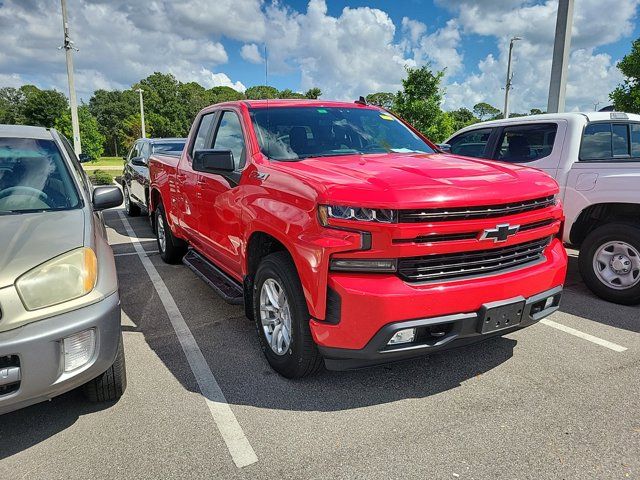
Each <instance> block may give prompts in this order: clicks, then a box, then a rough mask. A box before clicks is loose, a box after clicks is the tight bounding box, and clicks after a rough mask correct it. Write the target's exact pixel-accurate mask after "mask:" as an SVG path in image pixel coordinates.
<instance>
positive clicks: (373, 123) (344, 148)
mask: <svg viewBox="0 0 640 480" xmlns="http://www.w3.org/2000/svg"><path fill="white" fill-rule="evenodd" d="M250 114H251V118H252V120H253V125H254V127H255V130H256V135H257V136H258V142H259V143H260V148H261V150H262V153H264V154H265V155H266V156H267V157H269V158H271V159H274V160H299V159H304V158H309V157H327V156H334V155H358V154H363V153H387V152H396V153H415V152H418V153H434V150H433V149H432V148H431V147H430V146H429V145H428V144H427V143H425V142H424V141H423V140H422V139H420V137H419V136H418V135H416V134H415V133H413V132H412V131H411V130H410V129H409V128H407V127H406V126H405V125H404V124H403V123H402V122H400V121H399V120H398V119H396V118H395V117H394V116H392V115H390V114H388V113H387V112H384V111H382V110H377V109H372V108H337V107H275V108H254V109H251V110H250Z"/></svg>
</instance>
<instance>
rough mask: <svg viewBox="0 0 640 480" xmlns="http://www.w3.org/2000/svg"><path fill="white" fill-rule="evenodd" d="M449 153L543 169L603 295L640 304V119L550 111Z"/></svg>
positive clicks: (497, 128)
mask: <svg viewBox="0 0 640 480" xmlns="http://www.w3.org/2000/svg"><path fill="white" fill-rule="evenodd" d="M446 143H447V144H448V147H445V148H447V149H448V150H449V151H450V152H451V153H454V154H457V155H467V156H472V157H479V158H487V159H495V160H500V161H503V162H508V163H512V164H520V165H526V166H529V167H534V168H537V169H539V170H542V171H544V172H546V173H548V174H549V175H551V176H552V177H554V178H555V179H556V180H557V181H558V183H559V184H560V192H561V193H560V195H561V199H562V201H563V203H564V207H565V215H566V222H565V225H564V233H563V239H564V242H565V243H566V244H568V245H571V246H573V247H575V248H578V249H579V250H580V253H579V257H578V263H579V267H580V272H581V274H582V278H583V279H584V282H585V284H586V285H587V286H588V287H589V288H590V289H591V290H592V291H593V292H594V293H595V294H596V295H598V296H599V297H601V298H603V299H605V300H608V301H610V302H615V303H622V304H629V305H632V304H638V303H640V187H639V185H640V115H633V114H626V113H622V112H589V113H561V114H544V115H534V116H530V117H518V118H509V119H507V120H496V121H492V122H483V123H477V124H474V125H471V126H469V127H467V128H464V129H462V130H460V131H459V132H457V133H456V134H455V135H453V136H452V137H451V138H450V139H449V140H448V141H447V142H446Z"/></svg>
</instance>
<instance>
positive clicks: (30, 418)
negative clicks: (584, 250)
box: [0, 210, 640, 480]
mask: <svg viewBox="0 0 640 480" xmlns="http://www.w3.org/2000/svg"><path fill="white" fill-rule="evenodd" d="M122 218H123V216H122V212H118V211H116V210H111V211H108V212H106V213H105V219H106V222H107V224H108V230H109V237H110V241H111V243H112V245H113V249H114V253H115V254H116V255H117V257H116V262H117V266H118V269H119V278H120V294H121V300H122V311H123V331H124V340H125V348H126V361H127V372H128V389H127V391H126V392H125V395H124V396H123V398H122V399H121V400H120V401H119V402H117V403H116V404H107V405H92V404H89V403H86V402H85V401H84V399H83V397H82V395H81V394H80V393H78V392H71V393H68V394H65V395H63V396H61V397H58V398H55V399H54V400H52V401H50V402H47V403H42V404H39V405H34V406H32V407H29V408H26V409H23V410H20V411H17V412H13V413H10V414H7V415H4V416H2V417H0V472H1V473H0V478H6V479H12V480H14V479H19V478H28V479H40V478H42V479H57V478H64V479H72V478H96V479H99V478H163V479H164V478H208V479H211V478H221V479H227V478H250V479H253V478H305V479H306V478H332V479H341V478H345V479H359V478H362V479H365V478H366V479H371V478H421V479H448V478H460V479H509V480H513V479H547V478H549V479H609V478H611V479H618V478H640V374H639V372H640V308H638V307H625V306H619V305H614V304H610V303H606V302H604V301H601V300H599V299H597V298H595V297H594V296H593V295H592V294H591V293H590V292H589V291H588V290H587V289H586V287H585V286H584V285H583V284H582V283H581V281H580V278H579V276H578V273H577V266H576V261H575V258H574V257H572V260H571V271H570V274H569V277H568V279H567V283H566V290H565V295H564V299H563V303H562V305H561V311H559V312H557V313H555V314H554V315H552V316H551V317H550V318H549V321H548V322H545V323H544V324H537V325H534V326H532V327H530V328H527V329H524V330H521V331H518V332H516V333H514V334H510V335H508V336H506V337H503V338H498V339H493V340H488V341H486V342H484V343H481V344H477V345H474V346H471V347H467V348H464V349H459V350H455V351H450V352H445V353H441V354H436V355H433V356H431V357H426V358H424V359H420V360H417V361H411V362H405V363H400V364H393V365H388V366H383V367H377V368H372V369H366V370H360V371H352V372H337V373H336V372H323V373H321V374H320V375H318V376H316V377H312V378H308V379H304V380H301V381H290V380H286V379H283V378H281V377H279V376H278V375H277V374H275V373H274V372H273V371H272V370H271V369H270V367H269V366H268V364H267V362H266V361H265V360H264V358H263V356H262V354H261V352H260V350H259V348H258V342H257V337H256V334H255V330H254V326H253V325H252V324H251V323H250V322H249V321H248V320H247V319H246V318H245V317H244V314H243V310H242V308H241V307H237V306H231V305H227V304H226V303H224V302H223V301H222V300H220V299H219V298H218V297H216V295H215V293H214V292H213V291H212V290H211V289H210V288H209V287H208V286H207V285H206V284H205V283H203V282H202V281H201V280H200V279H199V278H197V277H196V275H195V274H193V273H192V272H191V271H190V270H188V269H187V268H186V267H184V266H182V265H174V266H170V265H165V264H163V263H162V261H161V259H160V258H159V257H158V255H157V253H155V250H156V244H155V241H154V240H153V235H152V232H151V229H150V227H149V225H148V222H147V221H146V219H145V218H142V217H139V218H130V219H127V220H126V221H125V222H123V221H122ZM131 233H134V234H135V235H131ZM132 237H135V239H133V240H134V242H138V243H132ZM136 244H137V245H138V248H139V249H140V252H142V249H144V252H147V253H146V254H145V253H142V254H141V255H140V254H139V253H138V252H137V251H136ZM143 257H144V258H148V259H149V260H150V263H149V265H151V267H150V268H151V270H152V272H153V271H157V273H158V275H159V277H158V278H159V279H160V282H158V278H156V279H155V280H156V281H155V283H153V282H152V280H151V277H150V275H149V268H148V266H147V267H145V265H144V264H143V262H142V260H141V258H143ZM152 275H153V273H152ZM159 284H160V285H165V286H166V289H167V290H168V292H169V294H170V295H169V296H170V298H171V299H172V300H170V301H169V302H168V307H169V308H168V310H169V313H167V308H165V307H167V298H164V300H165V303H164V304H163V302H162V301H161V299H160V297H159V295H158V293H157V291H156V287H157V286H158V285H159ZM154 285H155V286H154ZM161 291H162V290H161ZM173 302H175V303H173ZM173 307H176V308H175V309H174V308H173ZM176 310H177V312H176ZM176 318H177V319H178V320H179V319H183V320H184V323H186V327H187V329H186V330H185V329H181V328H178V333H176V330H175V329H174V326H177V327H180V322H178V323H176ZM191 336H192V339H194V340H195V343H189V339H191ZM185 339H186V340H185ZM181 342H182V343H181ZM195 344H197V346H196V345H195ZM183 347H184V348H183ZM198 347H199V348H198ZM199 352H201V354H202V355H201V356H200V353H199ZM194 359H195V360H194ZM198 359H200V360H198ZM199 361H201V363H198V362H199ZM190 362H191V363H190ZM194 362H195V363H194ZM194 371H195V373H194ZM203 379H204V382H205V385H204V387H205V390H206V389H207V388H208V389H209V390H207V392H206V394H205V395H203V393H202V389H203V385H202V382H203ZM211 379H213V380H211ZM207 382H208V383H207ZM217 387H219V390H217ZM220 391H221V392H220ZM220 393H221V394H222V395H223V396H222V395H220ZM225 402H226V403H225ZM227 405H228V407H230V410H229V408H228V407H227ZM253 455H255V457H253ZM256 459H257V461H255V460H256ZM238 464H241V465H245V466H242V467H241V468H240V467H238Z"/></svg>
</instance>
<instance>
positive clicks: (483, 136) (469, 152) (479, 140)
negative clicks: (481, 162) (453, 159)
mask: <svg viewBox="0 0 640 480" xmlns="http://www.w3.org/2000/svg"><path fill="white" fill-rule="evenodd" d="M492 131H493V129H492V128H481V129H478V130H472V131H470V132H465V133H462V134H460V135H458V136H457V137H454V138H452V139H451V140H450V141H449V145H451V153H454V154H456V155H464V156H465V157H476V158H481V157H483V156H484V154H485V152H484V150H485V148H486V146H487V142H488V141H489V137H490V136H491V132H492Z"/></svg>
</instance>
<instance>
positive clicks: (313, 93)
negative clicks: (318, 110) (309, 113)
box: [304, 87, 322, 100]
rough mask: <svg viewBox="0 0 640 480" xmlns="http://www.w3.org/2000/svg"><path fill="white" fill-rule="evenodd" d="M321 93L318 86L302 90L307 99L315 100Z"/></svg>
mask: <svg viewBox="0 0 640 480" xmlns="http://www.w3.org/2000/svg"><path fill="white" fill-rule="evenodd" d="M321 95H322V90H320V89H319V88H318V87H314V88H310V89H309V90H307V91H306V92H304V96H305V98H308V99H309V100H316V99H318V98H320V96H321Z"/></svg>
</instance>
